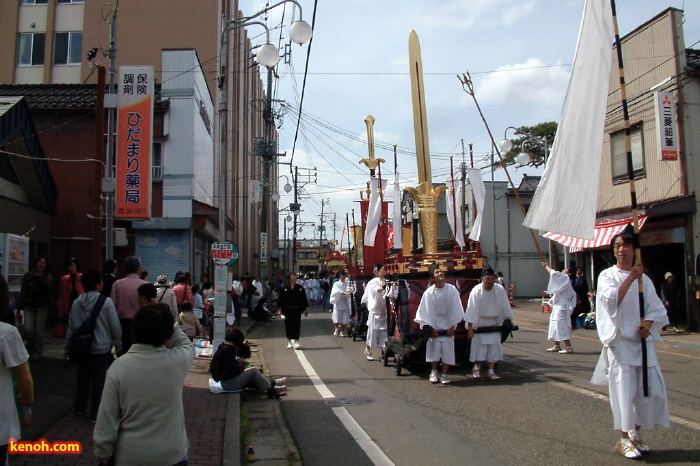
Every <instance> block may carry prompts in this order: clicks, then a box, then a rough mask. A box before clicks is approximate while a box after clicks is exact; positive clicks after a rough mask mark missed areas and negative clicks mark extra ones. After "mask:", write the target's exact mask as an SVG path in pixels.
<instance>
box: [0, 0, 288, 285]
mask: <svg viewBox="0 0 700 466" xmlns="http://www.w3.org/2000/svg"><path fill="white" fill-rule="evenodd" d="M118 7H119V9H118V11H115V10H114V9H113V8H114V4H104V3H100V2H92V1H89V2H86V1H84V0H16V1H3V2H0V43H2V44H3V47H1V48H0V85H2V84H6V85H10V84H25V85H30V84H31V85H51V84H54V85H78V84H80V83H86V82H87V83H95V82H96V76H95V73H94V68H93V67H92V66H90V65H89V64H88V61H87V60H86V58H85V57H86V54H87V52H88V51H90V50H92V49H93V48H96V50H97V56H96V58H95V60H94V62H95V63H101V64H102V65H104V66H106V67H109V65H110V57H109V56H110V54H111V50H112V49H116V53H114V54H112V57H113V58H115V59H116V66H117V69H118V67H119V66H120V65H144V64H151V65H153V66H154V67H155V69H156V81H157V82H158V83H163V84H164V87H163V89H164V91H165V92H166V94H168V93H170V94H169V95H167V96H165V101H168V102H169V101H172V102H173V103H175V105H176V106H177V107H180V106H189V105H190V104H192V103H196V104H197V105H199V107H196V108H195V107H194V106H192V107H191V108H189V109H187V110H186V112H192V111H194V112H195V113H196V114H198V115H199V116H200V117H201V118H202V119H201V121H200V120H197V117H196V115H195V114H192V113H191V114H190V116H189V121H190V122H192V123H193V124H194V123H195V122H196V123H197V124H200V123H201V124H202V125H205V126H207V134H208V136H207V138H205V140H204V144H200V143H201V142H202V141H203V140H199V139H196V140H194V139H193V140H189V141H184V142H185V145H184V146H180V145H176V144H172V143H170V141H174V140H178V141H180V142H183V139H184V138H186V137H189V136H193V137H194V136H196V135H201V134H203V133H201V134H200V133H199V132H198V130H195V129H194V127H191V128H189V129H187V130H185V131H180V130H181V129H182V128H181V127H178V128H177V130H176V131H175V132H173V131H172V129H173V125H174V124H179V123H176V122H173V121H163V122H161V127H162V128H163V129H164V130H165V131H167V133H166V134H162V135H160V136H159V137H160V139H156V144H155V147H154V151H155V152H154V154H155V155H156V157H160V160H155V162H156V165H155V166H156V167H160V171H158V170H157V169H156V170H154V175H155V177H156V179H158V181H156V184H160V183H162V184H161V185H160V186H162V188H163V189H162V191H161V192H162V193H163V195H164V198H163V209H164V213H163V216H161V213H160V212H158V207H157V206H156V205H155V204H156V203H158V202H159V198H158V197H157V194H156V195H155V196H154V205H153V206H152V211H153V219H151V222H150V223H149V222H135V226H137V227H138V228H137V229H138V230H140V231H146V230H151V231H155V230H159V229H160V230H163V228H166V229H167V228H169V227H170V226H173V227H174V228H173V231H174V232H173V235H174V237H180V242H182V241H184V239H183V238H181V236H182V235H181V234H182V232H183V231H185V230H187V229H188V228H189V227H187V225H185V223H191V224H192V225H194V228H195V229H197V231H200V229H201V231H200V233H201V235H194V236H193V237H190V238H189V240H188V241H187V242H188V243H189V251H188V252H187V254H186V256H187V257H188V258H189V259H188V260H187V261H188V262H189V263H190V264H191V265H190V267H193V268H194V269H196V270H197V272H199V270H200V269H202V270H206V269H207V268H208V267H209V265H208V264H209V262H210V261H209V249H208V245H209V244H210V241H211V240H212V239H215V238H218V236H219V234H218V230H219V228H220V225H219V220H218V216H217V215H216V214H217V212H218V210H217V209H218V208H219V207H220V206H222V205H224V206H225V210H226V213H225V216H224V219H225V222H226V224H227V228H226V239H228V240H233V241H235V242H236V243H237V244H238V246H239V251H240V259H239V261H238V263H237V264H236V266H235V267H234V272H237V273H239V274H243V273H244V272H246V271H249V272H251V273H257V272H258V270H259V267H260V258H259V252H260V235H259V231H260V213H261V205H260V203H251V202H250V197H251V192H252V189H251V186H252V183H251V182H252V181H253V180H257V181H260V180H261V179H262V172H263V168H262V167H263V162H262V157H253V156H251V155H255V154H257V153H258V152H257V151H256V146H255V141H256V140H257V139H260V138H262V137H263V136H264V132H265V125H264V120H263V110H264V105H263V103H264V102H265V99H266V94H265V91H266V89H265V86H264V85H263V82H262V80H261V79H260V75H259V70H258V66H257V65H256V64H255V62H254V56H253V52H252V46H253V44H251V42H250V40H249V39H248V37H247V34H246V30H245V29H244V28H242V27H235V28H233V27H231V28H226V29H224V28H223V24H222V17H224V15H225V17H227V18H229V19H231V18H236V17H240V16H241V13H240V11H239V10H238V0H201V1H197V2H196V3H195V2H192V1H190V0H149V1H148V2H143V1H139V0H120V2H118ZM112 26H115V27H114V28H113V27H112ZM112 29H114V32H115V35H114V36H112V32H113V31H112ZM224 30H226V34H227V35H228V48H227V51H226V52H227V53H226V55H227V58H228V60H227V61H225V62H224V61H222V60H221V56H220V52H221V43H222V40H221V39H222V38H221V31H224ZM193 31H196V33H193ZM113 38H114V39H116V40H115V42H114V43H111V42H112V39H113ZM163 50H192V51H194V52H195V53H196V56H197V58H198V59H199V67H201V71H200V76H199V77H198V78H197V79H196V80H192V82H191V83H188V84H183V83H180V84H183V86H184V87H183V88H181V89H180V88H176V87H173V86H175V83H176V82H180V81H181V80H180V78H179V76H178V74H179V73H184V75H185V76H186V77H185V78H183V79H185V80H188V79H189V78H188V77H187V75H188V74H189V72H190V71H194V68H192V67H190V68H185V67H184V66H185V62H187V63H190V64H192V63H194V62H193V60H192V59H191V57H190V58H188V59H186V60H182V61H181V60H180V59H175V58H174V57H173V56H172V55H171V54H168V53H162V52H163ZM168 61H169V62H168ZM222 63H228V65H227V67H223V68H222V67H221V65H222ZM192 66H194V65H192ZM166 67H168V68H169V71H166ZM180 67H181V68H180ZM220 70H223V74H222V75H221V76H219V75H220ZM167 73H170V74H167ZM217 78H220V79H217ZM195 81H196V83H195ZM219 85H221V86H222V88H223V89H225V90H226V91H227V93H228V99H227V102H225V103H224V104H223V105H222V104H221V103H220V102H219V97H220V95H221V94H220V92H219V88H218V86H219ZM53 89H57V88H53ZM184 89H189V91H183V90H184ZM192 89H196V92H195V91H192ZM180 91H183V92H194V93H195V94H196V96H195V95H194V94H193V95H192V96H191V97H192V98H191V99H190V101H189V102H187V103H185V101H187V100H188V97H186V96H182V95H178V93H179V92H180ZM93 93H94V91H93ZM83 95H84V96H85V97H87V95H86V94H83ZM93 100H94V98H93ZM202 102H204V104H202ZM81 103H82V101H81ZM93 103H94V102H93ZM30 107H31V104H30ZM72 108H73V109H76V108H77V107H72ZM82 109H83V110H85V111H87V112H89V111H94V106H93V107H92V108H88V107H85V106H84V107H82ZM56 110H59V109H58V108H57V109H56ZM224 112H225V113H224ZM176 113H177V117H176V119H179V118H180V117H182V116H183V115H181V114H180V113H179V111H177V112H176ZM220 113H221V114H223V115H225V117H226V120H227V125H226V128H227V131H226V134H225V135H224V136H223V137H222V138H218V137H214V136H213V134H214V133H215V132H216V128H219V127H220V123H219V114H220ZM174 114H175V113H172V114H168V117H167V118H170V116H172V115H174ZM205 119H208V121H206V122H205ZM182 123H186V120H182ZM273 126H274V125H273ZM92 129H94V126H93V127H92ZM71 131H76V129H75V128H73V129H72V130H71ZM82 131H84V133H83V134H81V136H80V137H81V141H82V140H84V139H85V138H90V139H94V135H89V132H90V131H91V129H90V128H89V125H87V126H84V127H83V128H82ZM273 133H274V135H273V136H272V137H269V136H268V139H271V140H272V141H273V142H274V141H276V139H277V138H276V136H275V135H276V129H274V128H273ZM64 136H67V135H64ZM197 137H199V136H197ZM222 140H223V141H225V144H226V150H225V157H226V160H227V161H226V171H225V173H219V171H218V170H215V176H214V177H213V180H211V179H209V180H208V181H207V182H206V183H205V184H200V181H201V179H202V176H203V173H200V172H198V170H200V171H201V170H205V169H206V170H211V169H212V168H213V167H219V166H220V163H219V157H220V154H221V153H222V151H221V150H220V146H219V144H220V142H221V141H222ZM66 144H68V145H71V144H73V145H75V140H74V141H73V142H72V143H71V142H66ZM184 147H189V148H190V149H192V150H193V151H194V152H192V153H195V152H196V153H197V154H198V155H197V157H198V159H197V161H196V162H195V161H193V160H191V162H192V163H186V164H185V163H182V164H181V165H180V166H178V167H174V166H173V168H169V169H168V170H170V171H168V170H165V166H166V165H169V161H168V158H169V157H173V160H183V157H185V156H184V154H185V152H186V149H185V148H184ZM205 149H206V150H208V151H209V152H210V155H209V156H208V157H209V161H208V162H206V163H202V160H201V159H202V157H203V155H202V153H203V151H204V150H205ZM275 149H276V142H275ZM159 151H160V152H159ZM78 152H82V151H80V150H79V151H78ZM75 155H76V157H77V156H78V154H75ZM82 155H83V156H85V158H94V156H95V151H94V150H93V149H91V156H90V157H87V154H84V153H83V154H82ZM157 162H161V164H160V165H158V163H157ZM185 165H187V166H188V167H191V168H192V170H193V171H192V172H191V173H184V170H185V168H184V167H185ZM205 167H206V168H205ZM52 168H53V165H52ZM270 168H271V169H270V172H269V173H270V192H276V190H277V165H276V164H273V166H271V167H270ZM159 175H162V178H161V177H159ZM181 176H184V177H185V178H184V179H185V183H184V185H183V186H180V185H179V184H178V183H177V181H176V180H178V179H183V178H178V177H181ZM57 178H58V176H57ZM99 178H100V176H98V175H97V174H90V176H89V177H88V178H86V177H83V176H81V178H80V179H81V180H85V179H89V180H91V181H90V182H89V183H92V182H93V181H94V180H98V179H99ZM161 180H162V181H161ZM221 180H224V181H225V182H226V186H225V193H226V198H225V199H224V200H223V201H224V202H222V199H220V196H219V183H220V181H221ZM154 187H156V189H155V191H154V192H156V193H157V192H158V186H156V185H154ZM72 188H73V186H69V187H67V188H66V189H69V190H70V189H72ZM76 189H78V190H82V189H83V187H82V186H81V187H78V188H76ZM91 189H92V188H91ZM95 189H96V191H95V192H94V193H93V194H94V195H99V189H98V188H95ZM62 195H64V197H65V194H63V193H62ZM91 195H92V194H91ZM93 197H94V196H93ZM68 198H70V196H68ZM270 202H271V206H270V209H268V215H269V220H268V225H276V223H274V220H275V219H276V214H275V215H274V216H273V213H274V212H275V211H276V204H275V203H274V202H273V201H270ZM78 205H80V204H78ZM205 206H207V207H205ZM212 208H213V209H214V210H212ZM86 213H89V214H90V215H92V216H94V217H97V218H99V217H100V212H99V211H97V212H96V211H95V208H94V207H93V208H91V209H90V211H89V212H87V211H85V208H83V211H82V212H80V213H78V214H76V215H75V217H76V218H80V219H81V220H80V222H79V223H82V218H84V216H85V214H86ZM64 214H65V212H63V211H62V210H61V209H60V208H58V209H57V211H56V215H57V217H58V218H59V219H60V220H57V221H56V222H54V223H55V224H56V226H59V227H62V226H64V224H69V225H70V224H74V223H75V222H73V220H71V219H69V220H68V221H67V222H66V221H64V220H65V218H64V217H63V215H64ZM188 216H189V220H187V221H185V220H182V219H186V218H187V217H188ZM197 216H199V217H197ZM159 218H160V219H162V218H169V219H180V220H177V221H176V220H168V221H167V222H165V223H162V220H156V219H159ZM197 218H199V220H197ZM204 218H206V220H202V219H204ZM76 222H77V220H76ZM173 222H175V223H173ZM178 222H184V223H178ZM94 224H95V221H92V225H94ZM92 225H91V226H87V227H84V226H83V225H76V226H75V228H76V229H80V231H81V232H82V233H83V235H82V236H81V237H83V238H84V241H88V238H93V239H94V238H97V237H98V233H99V229H98V228H97V227H94V226H92ZM155 225H159V226H155ZM164 225H167V227H165V226H164ZM115 227H117V225H116V224H115ZM121 227H123V225H120V226H118V228H121ZM128 227H131V224H129V225H128ZM268 230H269V232H270V238H269V240H268V244H276V243H277V232H276V230H277V229H276V228H268ZM87 231H90V234H89V235H88V234H86V233H85V232H87ZM119 231H120V232H121V230H119ZM129 231H130V230H129ZM178 232H179V233H178ZM66 235H67V233H65V232H61V233H60V237H65V238H69V237H70V238H72V239H71V241H74V238H75V237H78V235H77V234H71V235H72V236H71V235H69V236H66ZM53 236H55V237H56V236H57V235H56V232H54V234H53ZM200 237H201V238H208V240H207V241H203V240H201V239H197V238H200ZM132 238H133V237H132V236H131V235H130V236H129V237H128V240H129V241H131V239H132ZM180 246H182V244H180ZM180 246H178V248H180ZM131 247H133V249H135V250H140V252H141V253H144V254H148V255H150V254H151V253H152V251H151V250H150V249H149V248H148V247H146V246H140V247H136V245H135V244H132V245H131ZM59 249H61V250H62V251H63V248H62V247H61V248H59ZM115 254H116V255H117V256H119V255H120V250H119V248H116V249H115ZM92 256H94V258H93V257H92ZM92 256H91V257H88V258H84V259H87V260H84V261H83V263H95V262H96V257H97V256H99V254H95V253H93V254H92ZM183 257H184V256H183ZM181 258H182V257H181Z"/></svg>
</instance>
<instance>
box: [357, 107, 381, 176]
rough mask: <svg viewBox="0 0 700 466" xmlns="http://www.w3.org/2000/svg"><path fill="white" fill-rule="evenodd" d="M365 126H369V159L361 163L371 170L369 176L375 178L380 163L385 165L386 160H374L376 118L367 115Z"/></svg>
mask: <svg viewBox="0 0 700 466" xmlns="http://www.w3.org/2000/svg"><path fill="white" fill-rule="evenodd" d="M365 125H367V146H368V148H367V153H368V154H369V157H367V158H366V159H362V160H360V162H359V163H364V164H365V165H367V168H369V175H370V176H371V177H374V171H375V170H376V169H377V167H378V166H379V164H380V163H385V162H386V161H385V160H384V159H375V158H374V117H373V116H372V115H367V116H366V117H365Z"/></svg>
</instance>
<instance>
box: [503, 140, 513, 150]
mask: <svg viewBox="0 0 700 466" xmlns="http://www.w3.org/2000/svg"><path fill="white" fill-rule="evenodd" d="M500 146H501V150H502V151H503V152H510V150H511V149H512V148H513V143H512V142H511V140H510V139H502V140H501V144H500Z"/></svg>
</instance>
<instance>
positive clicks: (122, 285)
mask: <svg viewBox="0 0 700 466" xmlns="http://www.w3.org/2000/svg"><path fill="white" fill-rule="evenodd" d="M124 271H125V272H126V277H124V278H120V279H119V280H117V281H116V282H114V285H112V294H111V295H110V298H112V302H113V303H114V307H116V308H117V315H118V316H119V323H120V324H121V326H122V351H123V352H125V353H126V352H127V351H129V348H130V347H131V340H132V335H131V324H132V322H133V320H134V316H135V315H136V311H138V310H139V307H140V306H139V295H138V292H137V291H136V290H137V289H138V287H139V286H141V285H143V284H144V283H148V282H147V281H145V280H141V279H140V278H139V276H140V275H141V259H139V258H138V257H136V256H129V257H127V258H126V259H124Z"/></svg>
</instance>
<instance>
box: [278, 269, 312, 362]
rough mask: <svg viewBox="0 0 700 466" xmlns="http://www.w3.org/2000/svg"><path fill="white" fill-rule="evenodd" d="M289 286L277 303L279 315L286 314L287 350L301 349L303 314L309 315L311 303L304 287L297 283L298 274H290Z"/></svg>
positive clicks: (283, 289)
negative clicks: (300, 337)
mask: <svg viewBox="0 0 700 466" xmlns="http://www.w3.org/2000/svg"><path fill="white" fill-rule="evenodd" d="M288 278H289V285H287V286H284V287H283V288H282V291H281V292H280V296H279V300H278V301H277V315H279V316H281V315H282V314H284V330H285V333H286V334H287V348H294V349H300V348H301V345H300V344H299V334H300V333H301V314H302V313H304V315H305V316H307V317H308V315H309V301H308V300H307V299H306V291H304V287H303V286H301V285H300V284H298V283H297V274H296V273H294V272H292V273H290V274H289V277H288Z"/></svg>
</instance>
